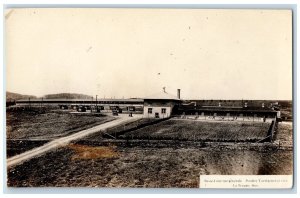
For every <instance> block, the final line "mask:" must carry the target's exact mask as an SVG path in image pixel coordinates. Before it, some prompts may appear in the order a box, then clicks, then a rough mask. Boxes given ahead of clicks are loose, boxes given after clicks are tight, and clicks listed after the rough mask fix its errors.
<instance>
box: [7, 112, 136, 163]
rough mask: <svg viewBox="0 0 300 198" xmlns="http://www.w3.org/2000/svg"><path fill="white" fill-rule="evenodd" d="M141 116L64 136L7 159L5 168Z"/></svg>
mask: <svg viewBox="0 0 300 198" xmlns="http://www.w3.org/2000/svg"><path fill="white" fill-rule="evenodd" d="M141 117H142V116H141V115H134V117H128V115H119V117H118V118H117V119H116V120H113V121H110V122H106V123H104V124H101V125H98V126H95V127H92V128H90V129H86V130H82V131H80V132H78V133H75V134H72V135H69V136H66V137H62V138H58V139H56V140H53V141H50V142H49V143H47V144H45V145H43V146H40V147H38V148H34V149H32V150H30V151H26V152H24V153H22V154H19V155H16V156H13V157H11V158H9V159H7V161H6V162H7V167H8V168H9V167H11V166H14V165H17V164H21V163H23V162H24V161H27V160H30V159H31V158H33V157H36V156H40V155H42V154H44V153H46V152H48V151H50V150H52V149H54V148H57V147H60V146H63V145H66V144H68V143H69V142H71V141H73V140H77V139H80V138H82V137H85V136H87V135H90V134H92V133H96V132H99V131H101V130H105V129H108V128H111V127H114V126H117V125H120V124H123V123H128V122H132V121H136V120H138V119H141Z"/></svg>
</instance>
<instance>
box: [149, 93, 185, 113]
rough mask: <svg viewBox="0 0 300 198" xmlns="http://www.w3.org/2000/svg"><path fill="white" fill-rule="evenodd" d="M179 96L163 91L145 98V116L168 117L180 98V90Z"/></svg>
mask: <svg viewBox="0 0 300 198" xmlns="http://www.w3.org/2000/svg"><path fill="white" fill-rule="evenodd" d="M177 95H178V96H177V97H176V96H174V95H171V94H169V93H167V92H166V91H163V92H161V93H158V94H154V95H152V96H148V97H146V98H144V118H168V117H170V116H171V115H172V111H173V109H174V107H175V106H176V105H178V104H179V103H180V102H181V100H180V90H178V92H177Z"/></svg>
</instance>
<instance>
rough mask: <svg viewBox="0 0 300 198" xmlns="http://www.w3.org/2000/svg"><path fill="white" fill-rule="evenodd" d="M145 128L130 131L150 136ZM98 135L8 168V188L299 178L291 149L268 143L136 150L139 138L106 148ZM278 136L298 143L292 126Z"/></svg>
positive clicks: (286, 125)
mask: <svg viewBox="0 0 300 198" xmlns="http://www.w3.org/2000/svg"><path fill="white" fill-rule="evenodd" d="M164 122H165V123H166V125H168V123H170V121H164ZM187 124H188V125H191V123H187ZM155 126H161V127H158V128H157V130H158V131H159V133H156V134H163V129H162V127H164V128H165V125H164V124H163V123H159V124H156V125H155ZM180 126H181V127H183V123H181V124H180ZM148 128H149V127H148ZM264 128H265V127H264ZM142 129H143V128H142ZM142 129H137V130H133V131H131V132H130V133H132V134H144V133H143V130H142ZM145 129H147V127H145ZM151 131H152V134H155V131H153V130H152V129H151ZM166 131H168V130H166ZM201 133H202V132H201ZM125 136H126V133H125ZM168 136H169V132H168ZM222 136H224V135H222ZM95 137H97V136H95V135H93V138H92V139H90V140H89V138H85V139H86V141H83V142H80V141H76V142H73V143H71V144H69V145H67V146H64V147H60V148H58V149H56V150H53V151H51V152H48V153H46V154H44V155H42V156H40V157H37V158H33V159H31V160H30V161H26V162H24V163H23V164H21V165H17V166H14V167H12V168H10V169H8V186H12V187H21V186H22V187H29V186H35V187H42V186H57V187H58V186H62V187H74V186H82V187H198V185H199V183H198V181H199V175H200V174H210V175H212V174H223V175H224V174H225V175H227V174H237V175H239V174H243V175H258V174H267V175H272V174H275V175H276V174H278V175H284V174H293V163H292V162H293V151H292V150H291V149H284V148H281V149H274V148H273V147H272V148H271V149H270V148H268V147H267V146H265V145H264V144H261V147H260V149H255V148H249V149H245V148H244V149H241V148H240V147H229V148H226V147H225V148H224V147H213V148H212V147H208V146H202V147H199V148H197V147H192V146H188V144H189V141H185V144H186V146H182V147H180V146H176V147H173V146H168V145H164V146H159V145H160V142H161V141H163V140H158V139H157V137H156V138H155V139H154V140H148V141H149V142H151V141H155V143H154V144H151V146H149V145H147V144H138V145H135V146H132V144H130V142H131V141H132V142H133V141H137V140H134V139H132V140H128V139H127V140H122V141H123V142H124V141H125V143H124V144H118V143H117V142H116V141H115V142H114V140H113V141H111V143H109V144H108V145H104V144H103V141H104V139H103V138H101V137H100V135H99V139H97V138H95ZM275 138H276V139H275V141H282V142H292V124H291V123H279V126H278V131H277V134H276V135H275ZM178 141H179V140H178ZM192 142H193V141H191V144H192ZM179 144H180V142H179ZM232 144H234V145H235V143H232ZM264 147H266V149H264Z"/></svg>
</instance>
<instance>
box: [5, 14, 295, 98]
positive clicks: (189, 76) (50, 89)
mask: <svg viewBox="0 0 300 198" xmlns="http://www.w3.org/2000/svg"><path fill="white" fill-rule="evenodd" d="M291 17H292V15H291V12H290V11H288V10H280V11H279V10H201V9H185V10H179V9H13V10H7V11H6V16H5V18H6V21H5V22H6V24H5V42H6V45H5V47H6V50H5V52H6V62H5V63H6V65H5V66H6V89H7V91H11V92H17V93H21V94H31V95H36V96H42V95H44V94H52V93H61V92H72V93H82V94H88V95H96V94H97V95H98V97H101V98H102V97H104V96H105V97H106V98H110V97H115V98H122V97H125V98H128V97H144V96H147V95H151V94H153V93H156V92H160V91H161V90H162V87H164V86H165V87H166V90H167V92H169V93H172V94H174V95H175V94H176V89H177V88H180V89H181V90H182V97H183V98H185V99H291V98H292V20H291Z"/></svg>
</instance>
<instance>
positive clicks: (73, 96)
mask: <svg viewBox="0 0 300 198" xmlns="http://www.w3.org/2000/svg"><path fill="white" fill-rule="evenodd" d="M43 98H45V99H62V98H64V99H92V98H93V97H92V96H89V95H84V94H77V93H58V94H47V95H45V96H44V97H43Z"/></svg>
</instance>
